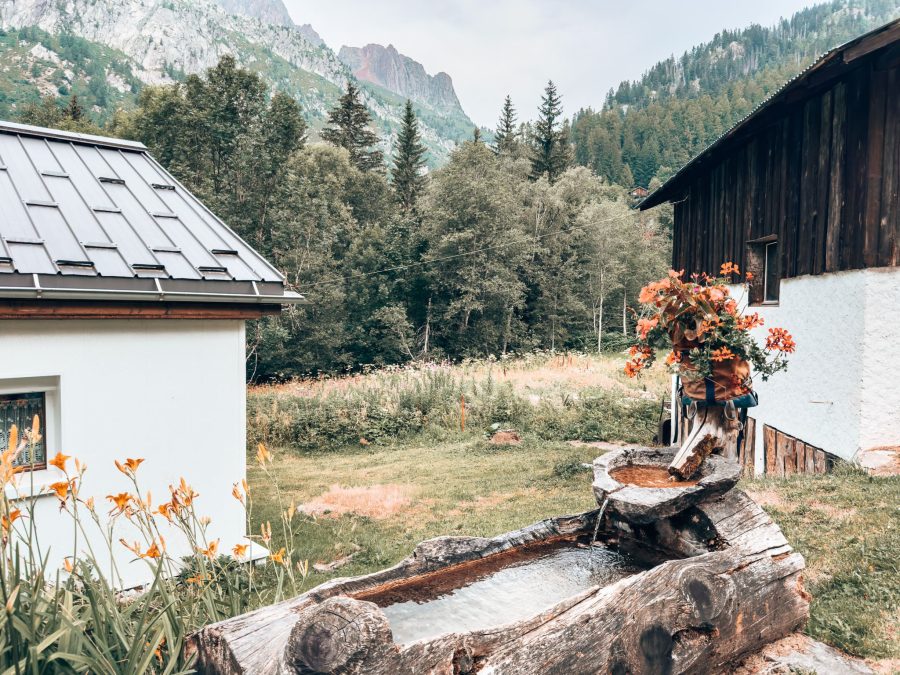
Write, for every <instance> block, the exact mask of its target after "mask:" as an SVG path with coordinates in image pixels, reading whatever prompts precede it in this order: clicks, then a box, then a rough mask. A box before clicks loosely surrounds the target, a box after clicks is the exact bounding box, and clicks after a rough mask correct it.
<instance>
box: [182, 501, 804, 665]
mask: <svg viewBox="0 0 900 675" xmlns="http://www.w3.org/2000/svg"><path fill="white" fill-rule="evenodd" d="M694 508H695V510H694V512H693V513H692V514H689V517H687V518H681V517H679V518H676V519H673V520H671V521H660V522H658V523H657V524H656V527H657V529H658V531H660V532H663V531H670V532H674V531H676V530H678V531H682V532H689V531H691V530H693V529H696V528H697V527H698V526H697V525H696V523H699V522H702V528H701V529H702V531H701V530H698V531H697V532H696V533H695V534H696V535H699V538H698V537H695V538H694V541H695V542H696V543H695V546H696V547H697V548H699V551H698V554H696V555H693V556H692V557H688V558H683V559H676V560H670V561H668V562H665V563H663V564H661V565H658V566H656V567H654V568H652V569H650V570H648V571H646V572H642V573H639V574H635V575H633V576H630V577H626V578H624V579H622V580H620V581H618V582H616V583H614V584H612V585H609V586H605V587H593V588H590V589H587V590H585V591H582V592H580V593H576V594H574V595H572V596H571V597H569V598H567V599H565V600H563V601H562V602H560V603H558V604H557V605H555V606H553V607H551V608H549V609H547V610H545V611H543V612H541V613H539V614H537V615H535V616H532V617H529V618H526V619H524V620H521V621H516V622H513V623H506V624H502V625H497V626H493V627H490V628H487V629H484V630H476V631H470V632H461V633H448V634H444V635H440V636H438V637H436V638H433V639H425V640H420V641H418V642H412V643H409V644H404V645H398V644H395V643H394V642H393V640H392V636H391V632H390V626H389V624H388V622H387V619H386V617H385V616H384V614H383V613H382V612H381V610H380V609H378V607H377V606H376V605H374V604H373V603H370V602H366V601H363V600H358V599H354V598H353V597H348V596H354V595H356V596H363V595H365V594H366V591H368V592H369V593H370V594H371V593H377V591H378V590H379V589H380V588H383V587H384V585H385V583H388V582H390V581H391V580H394V581H397V580H408V579H409V578H410V577H411V576H416V575H417V574H421V573H422V572H423V571H424V570H432V572H434V570H436V569H441V568H442V567H446V566H454V567H455V566H457V565H459V564H460V562H459V561H461V560H462V561H471V560H475V559H478V558H481V557H483V556H485V555H490V554H491V553H492V552H496V551H498V550H501V549H502V548H503V547H504V546H506V547H508V546H511V545H519V544H514V542H529V541H534V540H535V537H545V538H546V537H552V536H556V535H555V534H554V533H557V534H558V533H559V532H561V531H571V530H572V528H573V527H574V528H576V530H578V531H582V532H583V531H585V529H586V528H587V529H588V530H589V529H590V525H591V523H592V521H593V518H594V516H596V512H589V513H587V514H581V515H579V516H573V517H569V518H568V519H553V520H550V521H542V522H541V523H538V524H536V525H535V526H531V527H529V528H524V529H523V530H519V531H517V532H513V533H509V534H507V535H502V536H501V537H497V538H494V539H480V538H452V537H442V538H439V539H436V540H431V541H429V542H423V544H422V545H420V546H419V547H417V548H416V551H415V552H414V554H413V555H412V556H411V557H410V558H408V559H407V560H405V561H403V562H401V563H400V564H398V565H397V566H395V567H393V568H390V569H389V570H384V571H382V572H377V573H375V574H372V575H367V576H365V577H358V578H355V579H338V580H334V581H332V582H328V583H326V584H324V585H323V586H320V587H318V588H316V589H313V590H312V591H309V592H308V593H306V594H304V595H302V596H300V597H298V598H294V599H292V600H289V601H286V602H283V603H280V604H278V605H274V606H272V607H267V608H263V609H261V610H257V611H256V612H252V613H250V614H246V615H243V616H241V617H235V618H234V619H229V620H227V621H224V622H221V623H218V624H214V625H213V626H208V627H206V628H204V629H203V630H201V631H200V632H199V633H197V634H196V635H194V636H192V637H191V638H190V639H189V642H188V644H189V648H188V652H189V654H196V656H197V657H198V658H197V662H196V664H197V669H198V671H199V672H201V673H213V674H220V673H229V674H241V675H244V674H248V673H253V674H254V675H287V674H288V673H304V674H314V673H321V674H326V673H341V674H342V675H362V674H363V673H366V674H368V675H407V674H409V675H412V674H418V673H435V674H446V675H451V674H453V675H464V674H467V673H475V672H482V673H484V672H490V673H493V674H495V675H504V674H510V675H513V674H515V675H520V674H524V675H528V674H531V673H534V674H537V673H571V674H572V675H581V674H584V675H588V674H593V673H626V672H628V673H634V674H636V675H649V674H651V673H653V674H655V673H703V672H723V671H725V670H726V667H727V665H728V664H730V663H732V662H734V661H736V660H737V659H740V658H741V657H743V656H744V655H745V654H747V653H749V652H752V651H756V650H757V649H759V648H760V647H762V646H763V645H765V644H767V643H768V642H771V641H773V640H776V639H779V638H781V637H784V636H786V635H788V634H789V633H791V632H793V631H794V630H796V629H797V628H799V627H801V626H802V625H803V623H804V622H805V620H806V617H807V616H808V611H809V604H808V596H807V595H806V593H805V592H804V590H803V587H802V583H801V578H800V574H801V572H802V570H803V558H802V556H800V555H799V554H797V553H794V552H792V551H791V548H790V546H788V544H787V542H786V541H785V540H784V537H783V535H782V534H781V531H780V530H779V529H778V527H777V526H776V525H775V524H774V523H773V522H772V521H771V519H770V518H769V517H768V516H767V515H766V513H765V512H764V511H763V510H762V509H761V508H760V507H759V506H758V505H757V504H755V503H754V502H753V501H752V500H751V499H749V497H747V496H746V495H745V494H743V493H741V492H739V491H737V490H733V491H731V492H729V493H726V494H725V495H723V496H720V497H715V498H712V499H711V500H709V501H708V502H703V503H701V504H700V505H698V506H697V507H694ZM666 522H668V523H669V524H668V526H667V525H666ZM614 527H615V529H616V530H617V531H618V532H620V536H622V537H623V538H625V539H627V538H629V537H636V538H639V537H649V536H652V528H648V527H645V526H640V527H635V528H630V527H629V526H628V524H627V523H622V522H619V523H615V524H614ZM706 529H709V530H710V531H711V532H712V534H713V536H714V540H715V541H714V546H713V548H714V549H715V548H720V549H721V550H710V549H709V548H708V547H704V546H702V542H703V540H704V538H705V537H706V536H707V535H708V533H707V532H706V531H705V530H706ZM657 543H659V540H658V541H657ZM463 564H465V563H463Z"/></svg>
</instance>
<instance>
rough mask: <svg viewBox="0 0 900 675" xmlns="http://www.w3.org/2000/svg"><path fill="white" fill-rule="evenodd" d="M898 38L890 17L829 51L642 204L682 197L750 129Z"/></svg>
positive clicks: (899, 27) (899, 30)
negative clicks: (690, 182) (692, 180)
mask: <svg viewBox="0 0 900 675" xmlns="http://www.w3.org/2000/svg"><path fill="white" fill-rule="evenodd" d="M898 41H900V19H896V20H894V21H890V22H888V23H886V24H884V25H883V26H881V27H879V28H876V29H875V30H872V31H870V32H868V33H865V34H863V35H860V36H859V37H857V38H854V39H853V40H850V41H849V42H846V43H844V44H842V45H840V46H839V47H835V48H834V49H832V50H830V51H827V52H825V53H824V54H822V55H821V56H820V57H819V58H818V59H816V60H815V61H814V62H813V63H811V64H810V65H809V66H808V67H807V68H806V69H805V70H803V71H802V72H800V73H799V74H797V75H796V76H794V77H793V78H791V79H790V80H788V81H787V82H785V83H784V85H782V86H781V88H780V89H778V90H777V91H775V92H774V93H773V94H772V95H771V96H769V97H768V98H766V99H765V100H764V101H762V102H761V103H760V104H759V105H758V106H756V108H754V109H753V110H752V111H751V112H750V113H749V114H748V115H747V116H746V117H744V118H743V119H742V120H740V121H739V122H738V123H737V124H735V125H734V126H733V127H731V129H729V130H728V131H726V132H725V133H724V134H722V135H721V136H719V138H717V139H716V140H715V141H713V142H712V143H711V144H710V145H709V146H707V148H706V149H705V150H703V151H702V152H701V153H700V154H698V155H697V156H696V157H694V158H693V159H692V160H691V161H690V162H688V163H687V164H685V165H684V166H683V167H681V169H680V170H679V171H678V172H677V173H676V174H675V175H674V176H672V177H671V178H669V180H667V181H666V182H665V183H663V184H662V185H661V186H660V187H659V188H657V189H656V190H655V191H654V192H653V193H651V194H650V195H649V196H648V197H647V198H646V199H644V201H642V202H641V203H640V205H639V206H638V208H640V209H641V210H642V211H643V210H645V209H649V208H652V207H654V206H658V205H659V204H662V203H663V202H667V201H670V200H672V199H675V198H677V197H679V196H680V191H681V190H682V188H683V187H684V185H685V183H686V181H687V179H689V178H690V177H691V176H693V175H695V174H696V173H698V172H700V171H702V170H703V169H704V168H705V167H707V166H714V165H715V163H716V161H717V160H718V158H720V157H721V156H722V155H724V154H725V153H727V152H728V151H729V148H731V147H733V146H734V145H735V144H737V143H740V142H741V141H742V140H744V139H746V137H747V136H748V134H749V133H751V132H752V131H754V130H755V129H757V128H758V127H759V126H760V125H761V124H765V123H766V120H767V119H771V117H773V116H777V115H778V114H779V112H780V111H781V110H782V109H783V108H784V107H785V106H786V105H788V104H790V103H792V102H795V101H798V100H804V99H805V98H806V96H805V94H806V92H807V91H809V93H810V94H812V93H814V92H813V91H812V90H814V89H818V88H819V87H821V86H822V85H824V84H826V83H828V82H830V81H831V80H833V79H834V78H836V77H838V76H839V75H841V74H842V73H844V72H846V70H847V68H849V67H852V66H853V65H855V64H854V63H853V62H854V61H856V60H857V59H858V58H860V57H862V56H865V55H867V54H870V53H872V52H873V51H875V50H877V49H881V48H882V47H886V46H888V45H891V44H893V43H895V42H898Z"/></svg>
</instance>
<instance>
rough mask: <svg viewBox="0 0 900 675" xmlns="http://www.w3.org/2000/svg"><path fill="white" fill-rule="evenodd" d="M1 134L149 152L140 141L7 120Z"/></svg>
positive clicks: (2, 125)
mask: <svg viewBox="0 0 900 675" xmlns="http://www.w3.org/2000/svg"><path fill="white" fill-rule="evenodd" d="M0 133H7V134H22V135H25V136H36V137H38V138H52V139H55V140H62V141H71V142H73V143H83V144H85V145H96V146H101V147H104V148H117V149H119V150H135V151H137V152H147V146H146V145H144V144H143V143H140V142H138V141H129V140H126V139H124V138H113V137H111V136H96V135H94V134H82V133H79V132H76V131H63V130H62V129H50V128H48V127H36V126H32V125H31V124H20V123H18V122H9V121H7V120H0Z"/></svg>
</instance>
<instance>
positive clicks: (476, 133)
mask: <svg viewBox="0 0 900 675" xmlns="http://www.w3.org/2000/svg"><path fill="white" fill-rule="evenodd" d="M472 142H473V143H481V142H482V140H481V129H479V128H478V127H475V128H474V129H473V130H472Z"/></svg>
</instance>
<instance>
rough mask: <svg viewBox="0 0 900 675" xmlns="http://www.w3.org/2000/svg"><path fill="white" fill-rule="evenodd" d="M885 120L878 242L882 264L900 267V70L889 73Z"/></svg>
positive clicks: (879, 258) (886, 86)
mask: <svg viewBox="0 0 900 675" xmlns="http://www.w3.org/2000/svg"><path fill="white" fill-rule="evenodd" d="M887 73H888V78H887V84H886V85H885V88H886V89H887V94H886V99H887V104H886V106H885V120H884V147H885V153H884V169H883V174H882V183H881V220H882V223H883V225H882V232H883V233H884V234H885V236H884V238H882V239H880V240H879V242H878V264H879V265H880V266H887V265H892V266H898V265H900V69H898V68H892V69H891V70H889V71H887Z"/></svg>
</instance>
